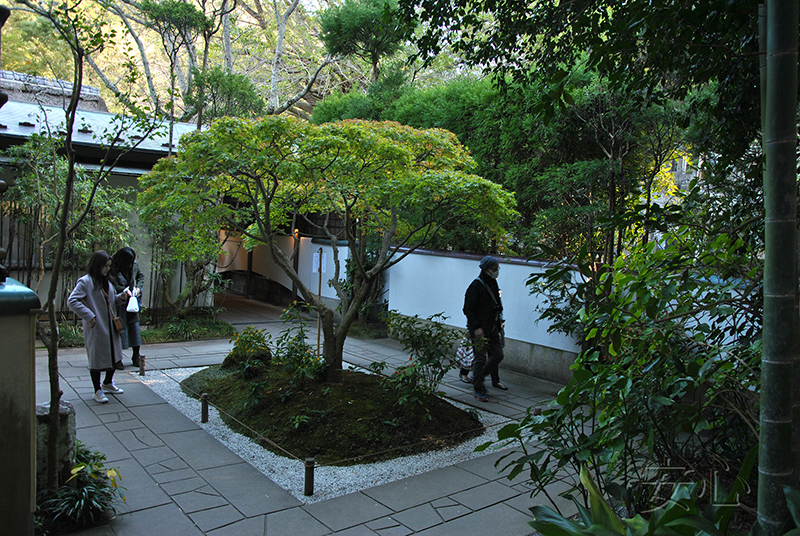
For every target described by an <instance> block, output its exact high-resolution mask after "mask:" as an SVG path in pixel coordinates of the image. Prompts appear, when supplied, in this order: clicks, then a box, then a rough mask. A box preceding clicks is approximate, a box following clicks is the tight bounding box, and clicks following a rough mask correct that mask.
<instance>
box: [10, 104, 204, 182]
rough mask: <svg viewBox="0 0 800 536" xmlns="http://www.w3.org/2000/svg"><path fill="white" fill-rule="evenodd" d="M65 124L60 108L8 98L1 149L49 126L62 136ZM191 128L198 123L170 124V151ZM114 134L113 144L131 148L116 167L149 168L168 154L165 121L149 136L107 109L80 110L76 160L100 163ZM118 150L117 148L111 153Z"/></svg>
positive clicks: (194, 127)
mask: <svg viewBox="0 0 800 536" xmlns="http://www.w3.org/2000/svg"><path fill="white" fill-rule="evenodd" d="M65 124H66V119H65V113H64V110H63V109H62V108H60V107H56V106H40V105H38V104H34V103H25V102H13V101H8V102H7V103H6V104H4V105H3V106H2V108H0V149H7V148H8V147H10V146H12V145H21V144H23V143H25V141H26V140H27V139H28V138H29V137H30V136H31V135H32V134H35V133H44V134H46V133H47V131H48V128H49V131H50V132H51V133H52V134H53V135H54V136H55V135H58V133H59V132H61V133H62V135H63V131H64V129H65ZM193 130H197V125H194V124H190V123H175V124H174V125H173V152H175V151H174V149H175V148H177V146H178V141H179V140H180V138H181V136H182V135H183V134H186V133H187V132H191V131H193ZM115 134H118V135H119V138H118V140H117V142H116V143H115V145H117V146H120V147H124V148H128V147H132V149H131V150H130V151H129V152H128V153H127V154H125V155H123V157H122V158H121V160H120V161H119V163H118V165H119V166H122V167H128V168H133V169H144V170H149V169H150V168H151V167H152V166H153V164H155V163H156V161H157V160H158V159H160V158H162V157H164V156H167V155H168V154H169V146H168V140H169V125H168V123H166V122H162V123H161V124H160V127H159V129H158V130H156V131H154V132H151V133H149V135H148V134H147V133H146V132H143V131H142V130H141V129H139V128H137V127H136V126H135V125H134V124H133V121H132V120H131V119H130V118H126V117H124V116H119V115H115V114H111V113H107V112H93V111H85V110H79V111H78V113H77V117H76V120H75V128H74V132H73V135H72V144H73V148H74V149H75V152H76V155H77V159H78V162H80V163H83V164H100V163H101V161H102V160H103V158H106V151H105V147H107V146H108V145H109V143H110V139H111V138H112V137H113V136H114V135H115ZM136 144H138V145H136ZM134 145H136V146H135V147H134ZM120 152H121V151H119V150H118V151H116V152H115V153H114V155H113V156H116V155H117V154H120Z"/></svg>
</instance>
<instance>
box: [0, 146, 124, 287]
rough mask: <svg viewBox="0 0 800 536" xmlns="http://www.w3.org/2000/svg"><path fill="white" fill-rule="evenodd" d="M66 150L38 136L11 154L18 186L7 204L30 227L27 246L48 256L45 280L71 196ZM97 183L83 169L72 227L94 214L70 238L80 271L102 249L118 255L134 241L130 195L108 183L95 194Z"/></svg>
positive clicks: (71, 252)
mask: <svg viewBox="0 0 800 536" xmlns="http://www.w3.org/2000/svg"><path fill="white" fill-rule="evenodd" d="M62 145H63V143H62V142H61V141H58V140H56V139H51V138H49V137H47V136H41V135H33V136H31V137H30V138H29V139H28V141H26V142H25V143H24V144H22V145H18V146H14V147H10V148H8V149H7V150H6V151H5V155H6V156H8V157H10V158H11V163H10V166H11V168H12V169H13V171H14V173H15V177H14V187H13V188H10V189H9V190H8V192H7V193H6V194H5V195H4V196H3V199H2V201H1V203H2V205H3V208H4V211H7V212H6V213H7V214H9V215H10V216H11V218H12V219H13V220H14V221H16V222H19V223H24V224H26V225H28V227H29V229H30V230H31V233H30V234H29V236H27V237H26V238H27V239H28V240H30V241H31V242H32V244H31V245H30V246H27V247H30V248H32V249H34V250H37V251H41V252H42V253H43V254H44V258H42V259H41V262H40V263H39V276H40V277H41V276H43V275H44V274H43V270H44V266H45V265H49V264H50V263H52V261H53V258H54V252H53V249H52V248H50V247H47V246H46V245H47V244H50V243H52V242H53V241H54V240H55V239H56V237H57V233H58V216H59V208H60V207H61V206H62V203H63V200H64V195H65V188H66V180H67V165H68V163H67V159H66V158H65V157H64V156H61V155H60V153H61V151H62ZM94 183H95V177H93V176H92V175H90V174H89V173H87V172H86V171H85V170H84V169H82V168H80V167H79V168H77V170H76V177H75V183H74V186H73V204H72V210H70V211H69V219H68V226H70V227H71V226H74V225H75V224H77V223H78V217H79V215H81V214H82V213H83V211H84V210H85V209H86V208H87V205H88V204H89V203H91V211H90V213H89V214H88V216H87V218H86V219H84V220H83V221H82V222H81V223H80V226H78V227H77V228H76V229H75V230H74V231H73V233H72V234H71V235H70V236H69V242H68V244H69V245H68V248H69V250H68V259H69V261H68V262H69V263H70V264H72V265H73V266H72V267H74V268H78V267H80V268H83V267H84V264H85V262H86V259H88V258H89V257H90V256H91V254H92V253H93V252H94V251H95V249H96V246H97V244H103V245H104V247H106V248H108V250H109V251H114V250H115V248H117V247H121V246H122V245H124V244H128V243H130V241H131V240H132V234H131V231H130V227H129V224H128V220H127V217H126V216H127V214H128V213H129V212H131V210H132V207H131V204H130V203H129V202H128V201H127V199H126V198H127V197H128V195H129V194H130V193H131V192H130V190H128V189H125V188H110V187H109V186H108V185H107V184H101V185H100V186H99V187H97V188H96V189H95V184H94Z"/></svg>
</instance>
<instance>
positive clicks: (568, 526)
mask: <svg viewBox="0 0 800 536" xmlns="http://www.w3.org/2000/svg"><path fill="white" fill-rule="evenodd" d="M754 454H755V451H753V452H751V454H750V456H749V457H748V465H746V466H745V467H743V468H742V470H741V471H740V473H739V477H738V478H737V480H736V483H735V484H734V488H733V489H732V490H731V492H730V493H727V492H725V490H724V489H722V488H721V487H719V486H717V487H716V488H715V489H714V491H713V494H714V495H713V497H710V500H709V497H707V496H706V497H705V498H702V495H703V494H704V493H702V492H701V491H700V490H698V489H697V485H696V484H694V483H692V484H687V483H685V482H678V483H676V484H674V486H673V487H672V493H671V495H670V496H669V497H668V498H667V497H664V498H663V499H665V501H664V502H663V504H660V505H658V506H657V507H656V508H653V509H651V510H650V511H649V512H648V516H647V518H645V517H643V516H642V515H638V514H637V515H636V516H635V517H632V518H629V519H620V517H619V516H618V515H617V513H616V512H615V511H614V509H612V508H611V506H609V504H608V503H607V502H606V501H605V499H604V498H603V495H602V494H601V492H600V490H599V489H598V487H597V485H596V484H595V482H594V480H593V479H592V477H591V475H590V472H589V470H588V468H587V466H586V465H583V466H582V467H581V469H580V480H581V483H582V484H583V486H584V487H585V488H586V490H587V491H588V495H589V503H590V505H591V506H590V507H589V508H584V507H582V506H580V505H578V511H579V513H580V518H579V519H578V520H577V521H573V520H572V519H567V518H564V517H563V516H561V515H559V514H557V513H556V512H554V511H552V510H550V509H549V508H547V507H546V506H534V507H532V508H531V512H532V513H533V517H534V518H535V520H534V521H530V522H529V524H530V525H531V526H532V527H533V528H535V529H536V530H537V531H539V532H540V533H541V534H543V535H544V536H588V535H595V536H600V535H603V536H632V535H636V536H654V535H656V534H673V535H676V536H677V535H680V536H694V535H697V536H723V535H725V534H728V523H729V522H730V520H731V516H732V515H733V513H734V511H735V509H736V507H737V506H738V504H739V497H740V496H741V494H742V493H743V491H744V489H745V487H746V485H747V484H746V482H747V478H748V476H749V474H750V469H751V468H752V465H753V460H754V458H755V456H754ZM789 491H790V490H787V496H788V495H789ZM701 498H702V500H704V501H707V502H708V506H707V507H706V508H705V509H702V508H701V507H700V506H699V502H700V500H701Z"/></svg>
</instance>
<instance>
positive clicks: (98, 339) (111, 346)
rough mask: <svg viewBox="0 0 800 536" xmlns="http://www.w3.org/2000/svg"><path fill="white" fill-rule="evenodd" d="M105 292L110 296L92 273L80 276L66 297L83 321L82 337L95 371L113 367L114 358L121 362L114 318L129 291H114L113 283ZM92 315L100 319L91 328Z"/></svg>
mask: <svg viewBox="0 0 800 536" xmlns="http://www.w3.org/2000/svg"><path fill="white" fill-rule="evenodd" d="M106 292H107V293H108V295H109V297H108V299H106V297H105V296H104V295H103V289H102V288H100V287H99V286H96V285H95V284H94V280H93V279H92V276H90V275H88V274H87V275H85V276H83V277H81V278H80V279H78V284H77V285H75V288H74V289H73V291H72V292H71V293H70V295H69V299H68V300H67V305H69V308H70V309H71V310H72V311H73V312H74V313H75V314H77V315H78V316H79V317H81V319H82V320H83V340H84V342H85V343H86V354H87V355H88V356H89V368H90V369H93V370H107V369H110V368H112V367H113V366H114V362H115V361H122V343H121V341H120V337H119V333H117V330H115V329H114V327H113V325H112V321H111V319H112V318H113V315H114V305H115V304H118V303H122V302H123V301H125V295H126V293H125V291H122V292H121V293H119V294H116V293H114V289H113V288H112V287H111V284H110V283H109V285H108V288H107V289H106ZM92 318H96V319H97V320H96V322H95V325H94V327H91V328H90V327H89V322H90V321H91V320H92Z"/></svg>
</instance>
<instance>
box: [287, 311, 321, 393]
mask: <svg viewBox="0 0 800 536" xmlns="http://www.w3.org/2000/svg"><path fill="white" fill-rule="evenodd" d="M281 318H282V320H283V324H284V326H286V327H285V328H284V330H283V331H282V332H281V334H280V335H279V336H278V339H277V340H276V341H275V362H276V363H277V364H280V365H283V368H284V370H286V371H287V372H288V373H289V375H290V378H291V380H290V384H291V385H290V387H302V385H303V382H304V381H305V380H306V378H308V379H311V380H321V379H322V378H323V377H324V376H325V360H324V359H323V358H322V357H321V356H319V355H317V353H316V352H315V351H314V348H313V347H312V346H311V345H310V344H309V343H308V340H307V336H306V321H305V319H304V318H303V316H302V312H301V311H300V310H299V308H298V307H297V306H296V305H295V304H294V303H293V304H292V305H290V306H289V307H288V308H287V309H286V310H285V311H284V312H283V314H282V315H281Z"/></svg>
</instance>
